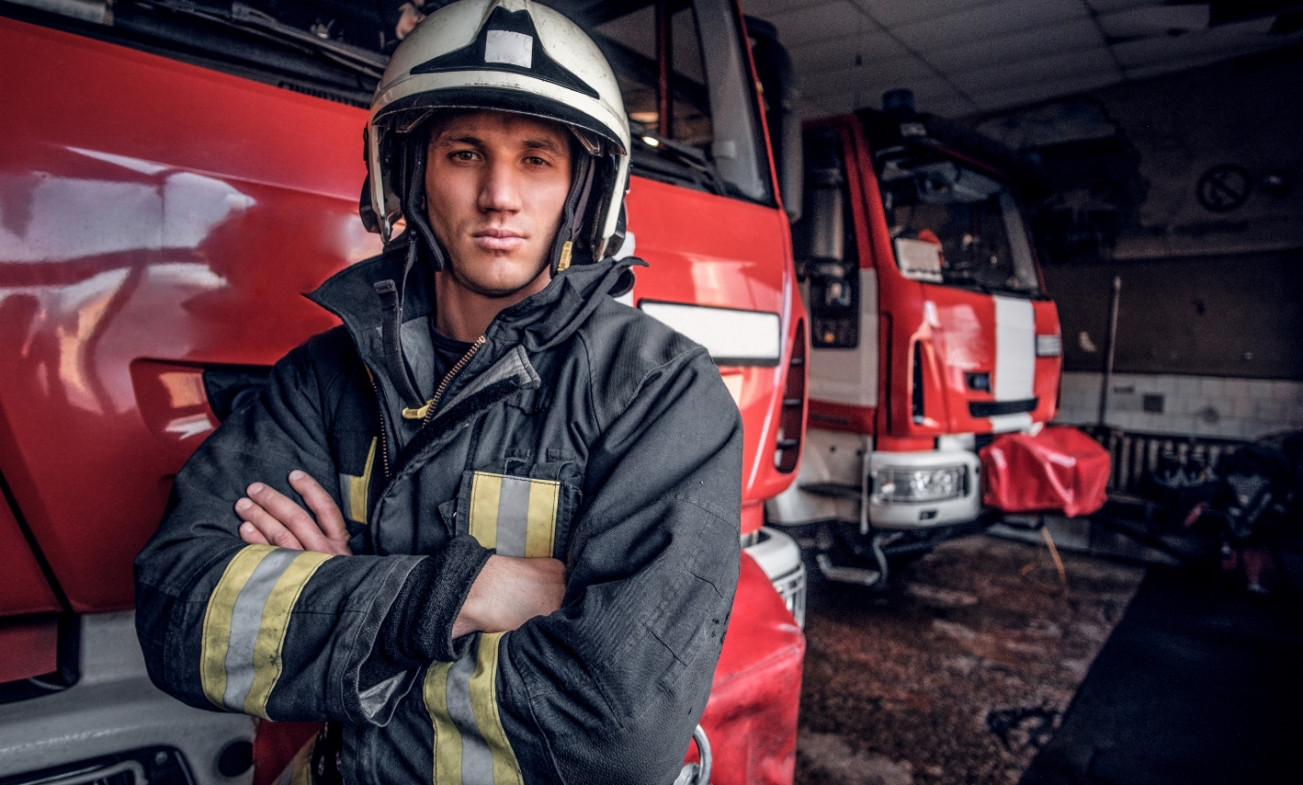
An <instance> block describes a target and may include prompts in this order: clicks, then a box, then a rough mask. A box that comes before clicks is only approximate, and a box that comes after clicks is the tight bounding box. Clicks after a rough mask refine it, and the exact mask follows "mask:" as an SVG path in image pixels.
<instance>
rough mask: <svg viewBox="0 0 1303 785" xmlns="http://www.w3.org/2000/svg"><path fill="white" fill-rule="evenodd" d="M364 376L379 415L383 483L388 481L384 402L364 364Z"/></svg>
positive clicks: (387, 439)
mask: <svg viewBox="0 0 1303 785" xmlns="http://www.w3.org/2000/svg"><path fill="white" fill-rule="evenodd" d="M362 367H363V368H366V378H367V379H368V380H369V381H370V382H371V390H372V392H374V393H375V396H376V413H377V414H379V415H380V467H381V468H382V469H383V470H384V473H385V483H386V484H387V483H388V482H389V437H388V435H386V433H385V404H384V399H382V398H381V397H380V386H379V385H377V384H376V377H375V376H373V375H372V374H371V369H370V368H367V366H366V365H363V366H362Z"/></svg>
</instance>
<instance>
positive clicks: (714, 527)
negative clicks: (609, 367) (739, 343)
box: [423, 348, 742, 785]
mask: <svg viewBox="0 0 1303 785" xmlns="http://www.w3.org/2000/svg"><path fill="white" fill-rule="evenodd" d="M607 405H608V406H609V407H610V409H611V410H612V418H613V419H612V420H611V421H610V422H609V423H602V426H603V432H602V434H601V436H600V437H598V439H597V440H596V441H595V442H594V443H593V445H592V448H591V452H590V454H589V457H588V464H587V473H586V479H585V492H584V501H583V504H582V506H581V508H580V511H579V513H578V516H577V519H576V521H575V523H574V526H575V529H574V532H575V534H574V539H573V540H572V546H571V552H570V554H569V557H568V564H567V593H566V598H565V601H564V605H563V607H562V609H561V610H560V611H559V612H557V613H554V614H552V615H550V616H547V617H538V618H535V619H532V620H530V621H529V622H527V623H526V624H524V625H523V626H521V627H520V628H519V629H517V630H515V631H513V632H509V633H505V634H496V635H483V636H479V640H478V641H477V642H476V644H475V652H474V655H473V659H474V660H475V661H476V662H475V664H474V666H473V672H472V666H471V665H470V664H469V663H467V664H466V665H459V664H457V663H454V664H450V665H447V664H439V663H436V664H435V665H433V666H432V667H431V668H430V669H429V671H428V673H427V674H426V677H425V681H424V685H423V689H424V695H425V703H426V706H427V708H428V709H429V710H430V716H431V718H432V721H433V723H434V737H435V738H434V749H435V760H434V767H435V772H436V775H435V778H434V779H435V781H436V782H443V781H444V780H443V779H441V775H440V774H439V772H440V771H441V767H442V768H447V769H450V770H454V769H461V768H464V767H466V766H471V765H472V761H471V760H470V759H469V758H468V757H467V756H479V757H482V758H483V763H482V764H480V765H482V766H483V767H484V768H485V770H488V769H489V768H490V767H491V768H492V770H493V771H494V774H495V776H494V779H493V781H494V782H522V783H527V784H528V785H533V784H534V783H561V782H565V783H571V784H576V783H610V782H619V783H626V784H628V785H637V784H638V783H657V784H658V785H664V783H669V782H672V781H673V780H674V778H675V775H676V774H677V772H678V770H679V767H680V766H681V765H682V761H683V756H684V754H685V753H686V751H687V746H688V741H689V739H690V737H691V735H692V730H693V728H694V727H695V726H696V723H697V722H698V721H699V719H700V717H701V714H702V712H703V710H704V709H705V705H706V700H707V698H708V697H709V694H710V689H711V684H712V680H713V676H714V671H715V665H716V662H717V661H718V658H719V653H720V648H721V646H722V644H723V638H724V630H725V627H726V625H727V622H728V615H729V612H730V610H731V608H732V601H733V593H734V590H735V589H736V585H737V578H738V569H739V550H740V545H739V523H740V516H741V509H740V508H741V487H742V483H741V463H742V430H741V418H740V415H739V413H738V409H737V406H736V405H735V404H734V402H733V401H732V399H731V397H730V396H729V394H728V391H727V389H726V388H725V387H724V385H723V383H722V382H721V380H720V376H719V371H718V369H717V368H716V367H715V365H714V364H713V363H712V362H711V360H710V359H709V357H707V356H706V354H705V352H704V350H702V349H700V348H695V349H691V350H689V351H688V352H687V353H684V354H680V355H679V356H677V357H675V358H674V359H673V360H671V361H670V362H669V363H667V364H664V365H662V366H659V367H657V368H656V369H655V370H654V371H652V372H651V373H650V374H648V375H646V376H645V377H644V378H643V379H642V381H641V384H638V385H636V390H635V391H634V394H633V395H632V396H631V397H630V398H627V399H623V400H616V401H610V402H608V404H607ZM459 670H461V671H464V673H459ZM494 670H496V679H494V678H493V675H492V674H493V672H494ZM477 685H478V690H479V692H478V693H477ZM457 704H461V705H465V706H469V708H470V712H469V713H468V720H469V719H470V718H473V719H474V724H475V725H476V726H478V728H479V730H480V735H481V736H482V743H481V741H480V740H468V739H467V736H466V734H465V733H464V732H462V734H461V736H462V738H461V739H460V741H457V740H454V739H452V737H453V736H455V735H456V734H457V733H458V728H462V729H464V728H465V727H466V726H467V725H469V724H471V723H470V722H469V721H468V720H463V721H460V722H459V721H458V720H457V716H456V714H457V712H456V711H455V710H454V709H455V706H456V705H457ZM445 735H447V736H449V737H450V738H449V741H451V742H452V743H451V744H445V743H444V736H445ZM448 749H451V750H458V751H459V752H458V754H457V755H453V756H445V755H444V754H443V753H442V752H441V750H448ZM511 770H514V771H515V772H517V773H518V776H516V775H511V776H501V777H500V776H498V775H499V773H500V772H505V771H511ZM450 781H460V780H457V779H455V778H452V779H450ZM486 781H487V780H486Z"/></svg>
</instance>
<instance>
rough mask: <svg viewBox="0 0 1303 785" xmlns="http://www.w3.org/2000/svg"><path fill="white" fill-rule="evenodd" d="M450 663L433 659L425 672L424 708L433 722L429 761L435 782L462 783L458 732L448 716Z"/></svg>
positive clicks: (437, 783) (445, 784) (436, 784)
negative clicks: (430, 759)
mask: <svg viewBox="0 0 1303 785" xmlns="http://www.w3.org/2000/svg"><path fill="white" fill-rule="evenodd" d="M451 668H452V663H451V662H436V663H434V664H433V665H431V666H430V669H429V670H428V671H426V673H425V684H424V687H423V689H422V693H423V696H422V697H424V698H425V710H426V711H427V712H429V714H430V721H431V723H432V724H433V725H434V756H433V761H432V766H433V768H434V771H433V773H432V774H433V779H432V780H431V781H432V782H434V783H435V785H461V780H462V778H461V734H460V733H459V732H458V731H457V726H456V725H454V724H453V722H452V718H451V717H449V716H448V671H449V670H450V669H451Z"/></svg>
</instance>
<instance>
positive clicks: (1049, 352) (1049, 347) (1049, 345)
mask: <svg viewBox="0 0 1303 785" xmlns="http://www.w3.org/2000/svg"><path fill="white" fill-rule="evenodd" d="M1060 354H1063V337H1062V336H1059V335H1038V336H1036V356H1037V357H1058V356H1059V355H1060Z"/></svg>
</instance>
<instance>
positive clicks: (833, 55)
mask: <svg viewBox="0 0 1303 785" xmlns="http://www.w3.org/2000/svg"><path fill="white" fill-rule="evenodd" d="M779 34H780V36H781V31H780V33H779ZM788 53H789V54H791V56H792V63H793V64H794V65H795V66H796V73H797V76H798V77H799V76H800V75H801V74H805V73H810V72H813V71H830V70H833V69H837V68H849V67H852V66H854V65H855V58H856V57H857V56H858V57H859V58H860V63H861V65H864V66H868V65H871V64H872V63H875V62H878V61H881V60H892V59H898V58H901V57H909V56H910V54H909V50H907V49H905V48H904V47H903V46H901V45H900V44H898V43H896V39H894V38H892V37H891V36H890V35H888V34H886V33H882V32H873V33H861V34H859V35H849V36H843V37H839V38H831V39H829V40H827V41H820V42H818V43H814V44H807V45H805V46H799V47H794V48H791V49H789V50H788Z"/></svg>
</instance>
